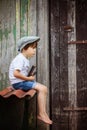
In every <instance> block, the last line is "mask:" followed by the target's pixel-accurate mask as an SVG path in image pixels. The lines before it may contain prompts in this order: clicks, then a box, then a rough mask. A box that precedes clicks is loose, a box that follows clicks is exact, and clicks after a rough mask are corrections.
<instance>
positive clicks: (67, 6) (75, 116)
mask: <svg viewBox="0 0 87 130" xmlns="http://www.w3.org/2000/svg"><path fill="white" fill-rule="evenodd" d="M86 12H87V1H86V0H55V1H54V0H50V64H51V66H50V73H51V75H50V85H51V91H50V96H51V118H52V120H53V122H54V123H53V125H52V126H51V130H54V129H55V130H82V129H84V130H86V129H87V125H86V124H87V81H86V80H87V58H86V57H87V56H86V55H87V44H86V40H87V13H86ZM83 40H84V41H83ZM72 41H75V42H72ZM73 43H74V44H73Z"/></svg>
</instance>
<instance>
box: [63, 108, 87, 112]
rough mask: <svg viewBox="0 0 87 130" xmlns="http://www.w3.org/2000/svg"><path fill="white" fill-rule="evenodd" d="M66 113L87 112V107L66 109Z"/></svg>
mask: <svg viewBox="0 0 87 130" xmlns="http://www.w3.org/2000/svg"><path fill="white" fill-rule="evenodd" d="M63 110H64V111H87V107H65V108H64V109H63Z"/></svg>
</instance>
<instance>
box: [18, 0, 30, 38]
mask: <svg viewBox="0 0 87 130" xmlns="http://www.w3.org/2000/svg"><path fill="white" fill-rule="evenodd" d="M20 4H21V14H20V15H21V16H20V20H21V21H20V31H21V37H23V36H26V35H27V34H28V23H27V21H28V0H21V3H20Z"/></svg>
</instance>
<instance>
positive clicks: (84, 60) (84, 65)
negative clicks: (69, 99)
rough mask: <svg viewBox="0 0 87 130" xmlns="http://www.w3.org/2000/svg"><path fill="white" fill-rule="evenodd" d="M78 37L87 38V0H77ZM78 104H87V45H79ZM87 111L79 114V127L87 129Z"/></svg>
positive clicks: (79, 105) (78, 38)
mask: <svg viewBox="0 0 87 130" xmlns="http://www.w3.org/2000/svg"><path fill="white" fill-rule="evenodd" d="M76 9H77V10H76V14H77V15H76V21H77V24H76V29H77V31H76V38H77V40H86V39H87V35H86V34H87V13H86V12H87V1H85V0H83V1H82V0H77V1H76ZM76 48H77V93H78V95H77V105H78V107H86V106H87V45H86V44H84V45H78V46H77V47H76ZM86 113H87V112H80V113H79V114H78V129H79V130H82V129H84V130H86V129H87V114H86Z"/></svg>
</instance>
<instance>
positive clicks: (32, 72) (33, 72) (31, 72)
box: [28, 65, 36, 76]
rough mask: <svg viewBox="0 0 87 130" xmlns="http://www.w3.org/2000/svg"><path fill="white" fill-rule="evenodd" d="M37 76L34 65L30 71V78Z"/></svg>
mask: <svg viewBox="0 0 87 130" xmlns="http://www.w3.org/2000/svg"><path fill="white" fill-rule="evenodd" d="M35 74H36V66H35V65H32V67H31V69H30V71H29V74H28V76H32V75H35Z"/></svg>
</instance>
